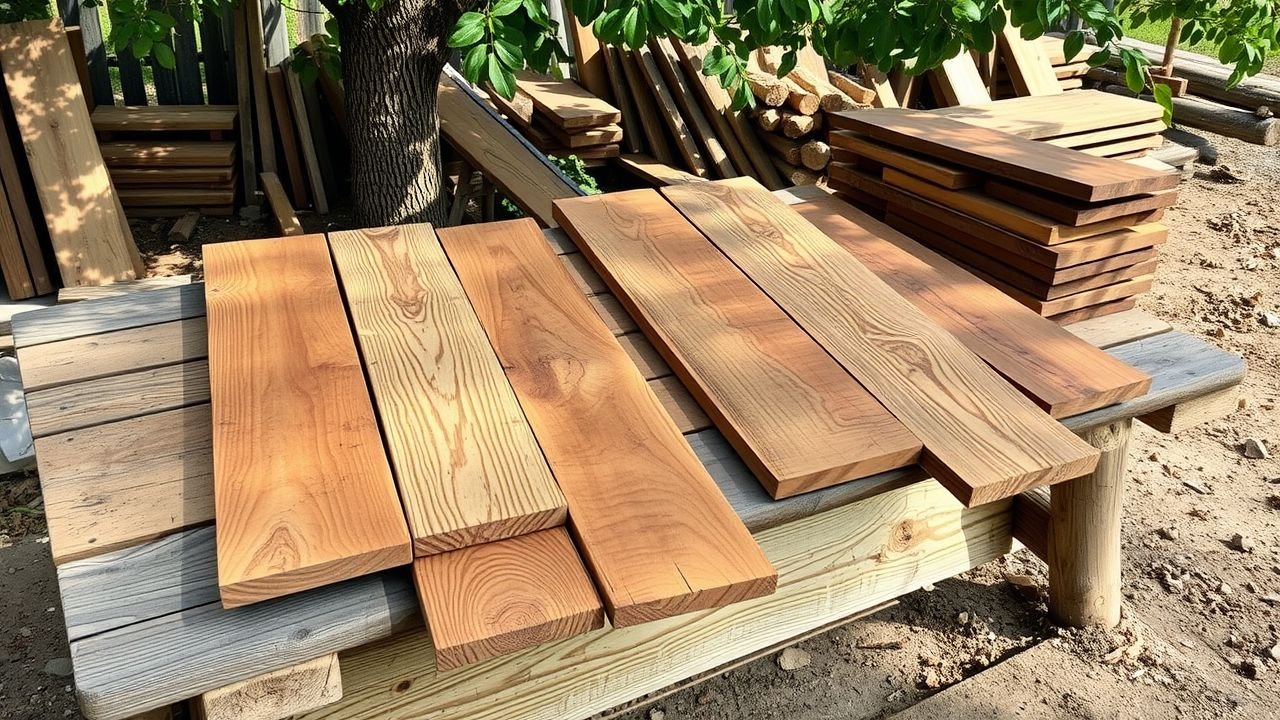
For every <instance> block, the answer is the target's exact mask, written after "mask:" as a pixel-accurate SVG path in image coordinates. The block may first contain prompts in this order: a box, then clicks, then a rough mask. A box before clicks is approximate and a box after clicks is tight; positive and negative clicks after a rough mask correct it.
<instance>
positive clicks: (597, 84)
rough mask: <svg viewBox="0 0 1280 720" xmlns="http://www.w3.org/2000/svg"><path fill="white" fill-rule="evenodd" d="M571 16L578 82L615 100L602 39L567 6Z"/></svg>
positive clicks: (571, 36)
mask: <svg viewBox="0 0 1280 720" xmlns="http://www.w3.org/2000/svg"><path fill="white" fill-rule="evenodd" d="M565 10H567V11H568V13H569V15H570V16H571V17H569V18H568V27H567V29H568V31H569V37H570V38H571V39H572V40H573V66H574V69H575V70H576V71H577V73H578V82H579V83H581V84H582V87H584V88H586V89H587V91H588V92H590V93H591V94H592V95H595V96H596V97H598V98H600V99H602V100H604V101H605V102H613V100H614V98H612V97H611V93H612V88H610V86H609V68H608V66H607V64H606V60H605V57H604V52H603V49H602V48H601V47H600V41H599V40H597V39H596V34H595V32H594V31H593V30H592V28H591V27H590V26H583V25H582V23H580V22H578V18H577V16H575V15H573V9H572V8H571V7H568V5H566V6H565Z"/></svg>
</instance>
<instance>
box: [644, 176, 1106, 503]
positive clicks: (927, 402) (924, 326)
mask: <svg viewBox="0 0 1280 720" xmlns="http://www.w3.org/2000/svg"><path fill="white" fill-rule="evenodd" d="M662 192H663V193H664V194H666V196H667V197H668V198H669V199H670V200H671V201H672V202H673V204H675V205H676V207H678V208H680V209H681V211H682V212H684V213H685V215H687V216H688V217H689V218H690V219H691V221H692V222H693V224H694V225H695V226H697V227H698V228H699V229H700V230H702V232H703V233H704V234H705V235H707V236H708V238H709V239H710V240H711V241H712V242H714V243H715V244H716V245H717V247H719V248H720V249H721V250H722V251H723V252H724V253H725V254H726V255H728V256H729V257H730V259H732V260H733V261H734V262H735V264H737V265H738V266H739V267H740V268H742V269H743V271H744V272H746V273H747V275H748V276H750V277H751V279H752V280H753V281H755V282H756V283H757V284H758V285H760V286H761V288H762V289H764V290H765V292H767V293H769V294H770V296H771V297H773V299H774V300H775V301H777V302H778V303H779V305H780V306H782V308H783V309H784V310H786V311H787V313H788V314H789V315H791V317H792V318H794V319H795V320H796V322H797V323H798V324H800V325H801V326H802V327H804V328H805V330H807V331H808V332H809V333H810V334H811V335H813V336H814V338H815V339H816V340H818V342H819V343H821V344H822V345H823V347H825V348H826V349H827V351H828V352H830V353H832V355H833V356H834V357H835V358H836V359H837V360H838V361H839V362H840V363H841V364H842V365H844V366H845V368H846V369H848V370H849V371H850V372H851V373H852V374H853V375H854V377H856V378H857V379H858V381H859V382H861V383H862V384H863V385H864V386H866V387H867V389H868V390H870V392H871V394H872V395H873V396H875V398H876V399H877V400H879V401H880V402H881V403H882V404H883V405H884V406H885V407H886V408H887V409H888V410H889V411H890V412H892V413H893V414H894V415H895V416H896V417H897V418H898V419H899V420H901V421H902V422H903V424H904V425H906V426H907V428H908V429H909V430H911V431H912V432H913V433H914V434H915V435H916V437H918V438H920V440H921V441H922V442H923V443H924V446H925V455H924V458H923V460H922V465H923V466H924V467H925V468H926V469H927V470H929V471H930V472H932V473H933V474H934V477H936V478H938V479H939V481H940V482H942V483H943V484H944V485H946V486H947V487H948V488H949V489H951V490H952V492H954V493H955V494H956V496H957V497H958V498H960V500H961V502H963V503H965V504H966V505H969V506H974V505H979V504H982V503H984V502H991V501H994V500H999V499H1001V498H1006V497H1010V496H1012V495H1016V494H1017V493H1018V492H1021V491H1022V490H1025V489H1027V488H1029V487H1033V486H1036V485H1042V484H1051V483H1055V482H1060V481H1063V480H1067V479H1069V478H1073V477H1079V476H1080V475H1082V474H1084V473H1087V472H1089V471H1090V470H1092V469H1093V466H1094V464H1095V463H1096V462H1097V459H1098V454H1097V452H1096V451H1094V450H1092V448H1088V447H1087V446H1085V445H1084V444H1083V443H1081V442H1080V441H1079V440H1078V439H1077V438H1076V437H1074V436H1073V435H1071V434H1070V433H1068V432H1066V431H1065V430H1064V429H1063V428H1062V426H1061V425H1059V424H1058V423H1056V422H1054V421H1053V420H1052V419H1051V418H1049V416H1048V415H1045V414H1044V413H1043V412H1042V411H1040V410H1039V409H1038V408H1036V407H1035V406H1034V405H1033V404H1032V403H1031V401H1030V400H1028V399H1026V398H1025V397H1023V396H1022V395H1021V394H1020V393H1018V391H1017V390H1015V389H1014V388H1013V387H1012V386H1010V385H1009V384H1008V383H1006V382H1005V381H1004V380H1003V379H1002V378H1000V377H999V376H998V375H996V374H995V372H994V371H992V370H991V369H990V368H988V367H987V366H986V365H985V364H983V363H982V361H981V360H979V359H978V358H977V356H975V355H973V354H972V352H970V351H969V350H968V349H967V348H965V347H964V346H963V345H962V344H961V343H960V341H959V340H957V339H956V338H955V337H954V336H952V335H950V334H949V333H947V332H946V331H944V330H942V329H941V328H939V327H938V326H937V325H935V324H934V323H933V322H932V321H931V320H929V319H928V317H926V316H925V315H924V314H923V313H922V312H920V311H919V310H918V309H917V308H915V307H914V306H913V305H911V304H910V303H909V302H908V301H907V300H905V299H903V298H902V297H901V296H899V295H898V294H897V293H896V292H895V291H894V290H893V289H892V288H891V287H890V286H888V285H886V284H885V283H884V281H882V280H880V279H879V278H877V277H876V276H875V275H874V274H873V273H872V272H871V271H869V270H868V269H867V268H866V267H865V266H863V265H862V264H861V263H859V262H858V261H857V260H856V259H855V258H853V257H852V256H851V255H849V254H848V253H847V252H845V251H844V250H843V249H841V248H840V246H839V245H837V244H836V243H835V242H834V241H833V240H831V239H830V238H828V237H826V236H825V235H823V234H822V233H821V232H819V231H818V230H817V229H816V228H814V227H813V226H812V225H811V224H809V223H808V222H807V221H805V220H804V219H803V218H801V217H800V216H799V215H798V214H796V212H795V211H794V210H792V209H790V208H788V207H787V206H786V205H785V204H783V203H782V201H780V200H778V199H777V198H775V197H773V196H771V195H770V194H769V193H768V192H766V191H764V189H763V188H760V187H759V186H758V185H756V184H755V183H752V182H749V181H748V182H742V181H736V180H729V181H721V182H716V183H698V184H695V185H684V186H672V187H668V188H664V189H663V191H662ZM851 330H852V331H851ZM908 348H910V349H909V350H908ZM940 418H946V420H945V421H940ZM975 448H982V450H980V451H975Z"/></svg>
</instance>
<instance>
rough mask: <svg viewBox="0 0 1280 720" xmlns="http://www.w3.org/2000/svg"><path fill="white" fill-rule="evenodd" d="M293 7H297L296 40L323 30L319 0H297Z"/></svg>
mask: <svg viewBox="0 0 1280 720" xmlns="http://www.w3.org/2000/svg"><path fill="white" fill-rule="evenodd" d="M294 7H296V8H297V9H298V42H302V41H303V40H310V39H311V36H312V35H317V34H319V33H322V32H324V14H323V11H324V9H323V7H322V6H321V5H320V0H298V2H297V4H296V5H295V6H294Z"/></svg>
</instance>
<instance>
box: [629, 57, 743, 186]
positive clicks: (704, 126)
mask: <svg viewBox="0 0 1280 720" xmlns="http://www.w3.org/2000/svg"><path fill="white" fill-rule="evenodd" d="M649 54H650V56H651V57H653V59H654V61H655V62H657V64H658V70H659V71H661V72H662V77H663V79H664V80H666V85H667V89H668V90H670V91H671V94H672V96H673V97H674V98H675V101H676V105H677V106H678V107H679V108H680V115H681V116H683V117H684V119H685V120H686V121H688V122H689V123H690V126H691V129H692V130H693V132H694V134H696V135H697V138H698V143H699V144H700V145H701V146H702V147H703V148H704V149H705V150H706V151H707V155H706V158H707V163H708V164H709V166H710V167H714V168H715V171H716V174H717V175H719V176H720V177H722V178H730V177H738V174H739V173H738V171H737V170H736V169H735V168H734V164H733V161H731V160H730V159H729V154H728V151H727V150H726V148H725V145H724V144H723V143H722V142H721V139H720V136H718V135H717V133H716V130H715V129H714V128H713V127H712V125H711V121H710V120H708V119H707V116H706V115H705V114H703V112H702V107H701V106H700V105H699V104H698V101H697V99H696V98H695V97H694V95H693V91H692V90H691V89H690V87H689V85H690V83H689V81H688V80H687V79H686V78H685V76H684V73H683V71H681V69H680V59H679V58H678V57H676V51H675V48H674V47H672V45H671V41H670V40H668V39H667V38H655V39H652V40H650V41H649ZM708 79H710V78H708ZM721 118H722V119H723V116H721ZM728 137H729V138H730V139H732V137H733V136H732V134H730V135H729V136H728Z"/></svg>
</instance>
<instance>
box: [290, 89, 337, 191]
mask: <svg viewBox="0 0 1280 720" xmlns="http://www.w3.org/2000/svg"><path fill="white" fill-rule="evenodd" d="M321 72H325V71H324V70H321ZM284 87H285V95H286V96H287V97H288V99H289V105H290V107H291V108H292V109H293V123H294V127H295V128H296V129H297V131H298V149H299V150H300V151H301V152H302V165H303V167H304V168H306V170H307V182H308V183H309V184H310V185H311V204H312V205H313V206H314V207H315V210H316V212H318V213H320V214H321V215H324V214H325V213H327V212H329V193H328V190H327V189H326V186H325V177H324V172H323V168H324V167H325V166H324V165H322V162H321V158H322V157H324V155H323V154H322V153H327V152H328V151H327V149H326V148H324V147H323V146H322V145H318V144H317V140H319V139H320V138H319V137H318V136H317V135H316V134H315V133H313V132H312V130H313V128H312V120H311V117H310V110H309V108H308V107H307V98H306V96H305V94H304V91H303V88H302V80H301V79H300V78H299V77H298V73H296V72H294V71H293V70H292V69H286V70H285V71H284Z"/></svg>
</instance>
